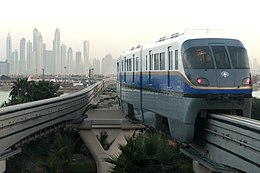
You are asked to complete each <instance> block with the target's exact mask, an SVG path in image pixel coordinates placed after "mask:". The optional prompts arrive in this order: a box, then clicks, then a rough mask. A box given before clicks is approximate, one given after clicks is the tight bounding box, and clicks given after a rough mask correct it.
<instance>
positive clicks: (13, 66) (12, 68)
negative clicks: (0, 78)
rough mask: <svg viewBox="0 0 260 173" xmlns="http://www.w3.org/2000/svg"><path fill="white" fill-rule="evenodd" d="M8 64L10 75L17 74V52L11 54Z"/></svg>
mask: <svg viewBox="0 0 260 173" xmlns="http://www.w3.org/2000/svg"><path fill="white" fill-rule="evenodd" d="M8 63H9V72H10V74H18V51H17V50H15V51H14V52H12V54H11V57H10V58H9V61H8Z"/></svg>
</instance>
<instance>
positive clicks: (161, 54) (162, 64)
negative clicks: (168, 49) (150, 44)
mask: <svg viewBox="0 0 260 173" xmlns="http://www.w3.org/2000/svg"><path fill="white" fill-rule="evenodd" d="M160 70H165V53H164V52H162V53H160Z"/></svg>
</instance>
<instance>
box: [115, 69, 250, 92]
mask: <svg viewBox="0 0 260 173" xmlns="http://www.w3.org/2000/svg"><path fill="white" fill-rule="evenodd" d="M120 77H121V82H122V83H124V84H127V85H131V86H135V87H140V85H141V81H140V75H139V74H135V75H134V76H133V75H126V77H125V81H124V76H123V75H121V76H120ZM169 79H170V80H169V82H168V75H161V74H153V75H151V78H149V75H148V74H143V75H142V87H143V88H144V89H145V88H146V89H155V90H156V89H157V90H168V91H169V90H170V91H174V92H178V93H183V94H184V93H185V94H252V89H239V88H237V89H200V88H192V87H191V86H190V85H188V84H187V83H186V82H185V81H184V80H183V78H182V77H180V76H177V75H170V78H169Z"/></svg>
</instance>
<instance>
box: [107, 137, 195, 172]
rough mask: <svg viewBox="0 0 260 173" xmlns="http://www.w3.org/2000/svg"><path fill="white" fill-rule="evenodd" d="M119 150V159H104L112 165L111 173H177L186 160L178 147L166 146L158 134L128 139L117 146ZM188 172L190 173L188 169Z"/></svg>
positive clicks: (113, 157)
mask: <svg viewBox="0 0 260 173" xmlns="http://www.w3.org/2000/svg"><path fill="white" fill-rule="evenodd" d="M119 149H120V150H121V152H122V153H121V155H120V156H119V157H116V156H112V157H110V158H108V159H106V161H107V162H109V163H111V164H112V165H113V167H112V171H111V172H112V173H132V172H135V173H166V172H177V171H179V170H180V164H181V162H182V161H184V160H185V159H186V158H185V156H184V155H182V154H181V153H180V152H179V148H178V147H174V146H171V145H168V144H167V142H166V141H164V140H162V139H161V138H160V136H159V135H158V134H155V135H154V134H152V135H151V134H150V135H141V136H138V137H137V138H129V139H127V145H126V146H124V145H119ZM188 164H189V165H190V163H188ZM189 171H190V172H192V169H191V168H190V167H189V170H188V172H189ZM183 172H184V171H183Z"/></svg>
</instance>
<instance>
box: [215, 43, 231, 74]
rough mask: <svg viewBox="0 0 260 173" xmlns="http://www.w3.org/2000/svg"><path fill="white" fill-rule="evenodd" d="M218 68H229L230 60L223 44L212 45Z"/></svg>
mask: <svg viewBox="0 0 260 173" xmlns="http://www.w3.org/2000/svg"><path fill="white" fill-rule="evenodd" d="M212 50H213V53H214V57H215V60H216V64H217V68H218V69H230V68H231V66H230V62H229V58H228V55H227V51H226V48H225V47H224V46H212Z"/></svg>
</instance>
